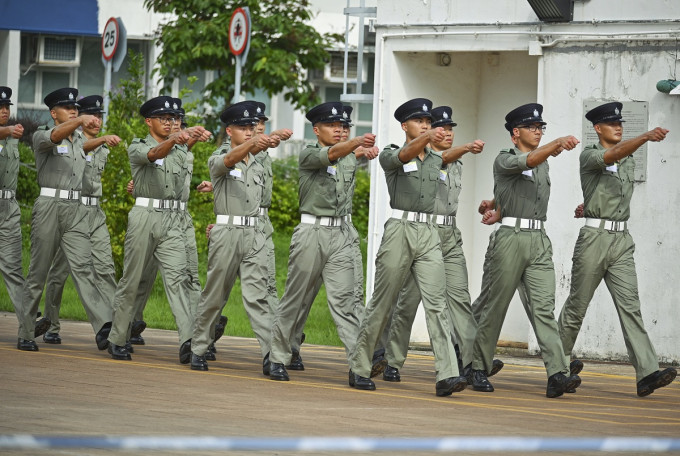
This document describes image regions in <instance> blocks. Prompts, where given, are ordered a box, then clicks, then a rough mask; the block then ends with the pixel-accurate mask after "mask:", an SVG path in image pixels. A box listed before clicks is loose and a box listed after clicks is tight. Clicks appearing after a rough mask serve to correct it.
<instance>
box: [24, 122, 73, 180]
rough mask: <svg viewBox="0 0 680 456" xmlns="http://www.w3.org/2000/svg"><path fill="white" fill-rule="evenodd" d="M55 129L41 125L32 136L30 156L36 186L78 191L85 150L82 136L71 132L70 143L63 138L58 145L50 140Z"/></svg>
mask: <svg viewBox="0 0 680 456" xmlns="http://www.w3.org/2000/svg"><path fill="white" fill-rule="evenodd" d="M54 128H55V127H52V128H50V127H48V126H47V125H43V126H41V127H38V130H37V131H36V132H35V133H34V134H33V153H34V154H35V167H36V169H37V171H38V185H40V186H41V187H48V188H58V189H62V190H80V189H81V188H82V186H83V171H84V170H85V163H86V161H85V151H84V150H83V143H84V141H83V136H82V134H81V133H80V132H79V131H74V132H73V135H72V136H71V137H72V138H73V141H71V140H70V139H69V138H65V139H64V140H62V141H61V142H60V143H59V144H55V143H53V142H52V139H50V135H51V134H52V130H53V129H54Z"/></svg>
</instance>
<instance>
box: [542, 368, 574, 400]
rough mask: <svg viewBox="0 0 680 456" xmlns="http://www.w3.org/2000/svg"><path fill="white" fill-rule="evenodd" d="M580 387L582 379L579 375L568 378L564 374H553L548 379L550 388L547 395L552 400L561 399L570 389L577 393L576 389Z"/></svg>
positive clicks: (546, 391) (546, 392)
mask: <svg viewBox="0 0 680 456" xmlns="http://www.w3.org/2000/svg"><path fill="white" fill-rule="evenodd" d="M579 385H581V377H579V376H578V375H571V376H569V377H567V376H566V375H564V374H563V373H561V372H558V373H556V374H552V375H551V376H550V377H549V378H548V386H547V388H546V390H545V395H546V396H547V397H550V398H553V397H560V396H561V395H563V394H564V393H566V392H567V390H570V389H573V390H574V392H576V388H578V387H579Z"/></svg>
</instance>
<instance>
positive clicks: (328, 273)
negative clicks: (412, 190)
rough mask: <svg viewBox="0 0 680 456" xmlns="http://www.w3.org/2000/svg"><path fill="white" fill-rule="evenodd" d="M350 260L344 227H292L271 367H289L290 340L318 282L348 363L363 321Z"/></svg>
mask: <svg viewBox="0 0 680 456" xmlns="http://www.w3.org/2000/svg"><path fill="white" fill-rule="evenodd" d="M353 257H354V254H353V250H352V246H351V236H350V234H349V228H348V226H347V224H342V225H341V226H335V227H326V226H321V225H319V223H318V221H317V223H316V224H311V223H300V224H299V225H297V226H296V227H295V230H294V232H293V237H292V239H291V243H290V255H289V257H288V277H287V280H286V290H285V291H284V293H283V297H282V298H281V301H280V302H279V308H278V310H277V311H276V316H275V318H274V324H273V326H272V352H271V356H270V359H271V362H272V363H281V364H284V365H288V364H290V361H291V356H292V354H291V343H290V341H291V339H293V338H294V336H295V330H296V324H297V323H298V322H299V321H300V319H301V318H302V317H303V316H304V315H305V314H308V313H309V306H311V304H312V302H313V299H312V301H311V302H310V299H309V297H310V296H311V295H312V294H313V293H314V290H315V289H316V287H317V284H318V282H319V279H320V278H321V279H322V280H323V283H324V285H325V286H326V296H327V299H328V308H329V310H330V313H331V316H332V317H333V321H334V322H335V326H336V329H337V331H338V336H339V337H340V340H341V341H342V343H343V344H344V346H345V353H346V355H347V357H348V358H349V356H350V355H351V353H352V352H353V350H354V346H355V343H356V340H357V334H358V332H359V323H360V321H361V320H360V316H359V315H357V312H356V308H355V303H354V266H353V265H354V259H353ZM298 348H299V343H298Z"/></svg>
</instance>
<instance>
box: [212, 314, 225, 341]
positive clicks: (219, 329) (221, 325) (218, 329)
mask: <svg viewBox="0 0 680 456" xmlns="http://www.w3.org/2000/svg"><path fill="white" fill-rule="evenodd" d="M228 321H229V318H227V317H225V316H224V315H220V320H219V321H218V322H217V324H216V325H215V339H213V343H215V342H217V341H218V340H220V339H221V338H222V336H224V330H225V328H226V327H227V322H228Z"/></svg>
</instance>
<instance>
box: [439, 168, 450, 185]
mask: <svg viewBox="0 0 680 456" xmlns="http://www.w3.org/2000/svg"><path fill="white" fill-rule="evenodd" d="M447 175H448V173H447V172H446V170H443V169H440V170H439V180H440V181H442V182H445V181H446V176H447Z"/></svg>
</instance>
